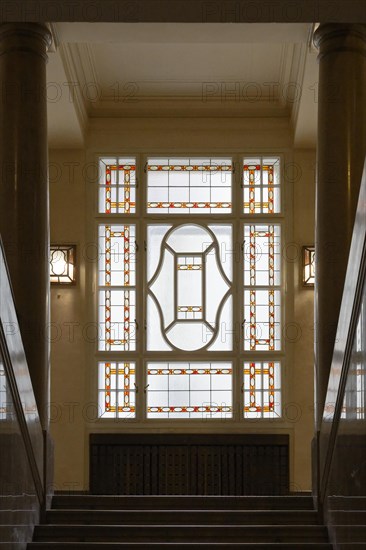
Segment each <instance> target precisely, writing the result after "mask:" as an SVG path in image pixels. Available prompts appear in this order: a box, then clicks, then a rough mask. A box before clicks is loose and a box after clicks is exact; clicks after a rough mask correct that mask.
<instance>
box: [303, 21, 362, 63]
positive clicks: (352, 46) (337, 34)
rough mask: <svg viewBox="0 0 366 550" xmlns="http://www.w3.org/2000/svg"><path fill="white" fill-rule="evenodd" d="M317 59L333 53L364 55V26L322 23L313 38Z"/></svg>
mask: <svg viewBox="0 0 366 550" xmlns="http://www.w3.org/2000/svg"><path fill="white" fill-rule="evenodd" d="M313 42H314V45H315V47H316V48H317V49H318V50H319V59H320V58H322V57H324V56H326V55H328V54H330V53H333V52H354V53H359V54H361V55H366V25H361V24H360V25H358V24H357V25H356V24H348V23H323V24H321V25H319V27H318V28H317V29H316V31H315V33H314V37H313Z"/></svg>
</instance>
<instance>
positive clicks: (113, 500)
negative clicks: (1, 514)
mask: <svg viewBox="0 0 366 550" xmlns="http://www.w3.org/2000/svg"><path fill="white" fill-rule="evenodd" d="M52 508H54V509H67V508H69V509H70V508H71V509H79V510H80V509H86V510H93V509H94V510H141V509H143V510H147V509H151V510H181V509H184V510H222V509H229V510H313V508H314V506H313V499H312V497H311V496H310V495H307V494H306V495H296V496H292V495H291V496H245V497H244V496H145V495H144V496H135V495H133V496H132V495H131V496H120V495H55V496H54V497H53V500H52Z"/></svg>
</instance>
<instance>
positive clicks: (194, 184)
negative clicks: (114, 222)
mask: <svg viewBox="0 0 366 550" xmlns="http://www.w3.org/2000/svg"><path fill="white" fill-rule="evenodd" d="M231 187H232V161H231V159H229V158H194V159H191V158H176V159H174V158H151V159H149V161H148V163H147V211H148V212H149V213H151V214H163V213H164V214H227V213H230V212H231V209H232V204H231V200H232V199H231V192H232V190H231Z"/></svg>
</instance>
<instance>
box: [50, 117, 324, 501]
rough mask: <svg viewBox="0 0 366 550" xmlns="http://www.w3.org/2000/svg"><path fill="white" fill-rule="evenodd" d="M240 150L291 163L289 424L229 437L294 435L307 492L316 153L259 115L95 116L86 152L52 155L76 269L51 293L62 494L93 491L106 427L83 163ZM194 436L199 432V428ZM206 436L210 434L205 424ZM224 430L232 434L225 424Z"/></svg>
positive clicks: (61, 218) (57, 222)
mask: <svg viewBox="0 0 366 550" xmlns="http://www.w3.org/2000/svg"><path fill="white" fill-rule="evenodd" d="M244 150H245V151H255V150H257V151H268V152H272V153H275V152H278V153H280V152H281V153H283V154H284V161H285V164H286V173H285V176H286V177H285V193H286V202H287V207H288V224H287V225H288V227H287V234H286V236H285V241H284V246H285V248H286V251H285V252H284V253H285V254H286V268H287V270H288V288H287V296H288V297H289V298H290V299H289V300H288V301H287V302H288V304H289V306H288V307H287V323H288V324H289V328H288V331H287V338H286V348H287V352H288V360H287V365H286V371H285V372H286V379H287V383H286V386H287V390H286V392H285V394H284V405H285V409H284V411H285V415H284V419H283V421H281V422H280V423H273V422H268V423H263V424H262V423H259V422H258V421H256V422H255V423H252V424H251V425H244V424H240V425H236V426H235V427H234V428H232V429H231V431H235V432H248V431H249V432H250V431H252V432H253V431H254V432H261V433H269V432H273V433H289V434H290V436H291V488H292V489H293V490H309V489H310V487H311V483H310V479H311V474H310V472H311V467H310V441H311V437H312V433H313V370H312V369H313V366H312V357H313V337H312V325H313V305H312V300H313V291H311V290H308V289H303V288H302V286H301V284H300V278H299V277H300V276H299V269H300V265H301V264H300V261H301V257H300V256H301V255H300V250H301V246H302V244H309V243H312V242H313V232H314V200H313V196H314V162H315V155H314V152H313V151H293V149H292V134H291V131H290V129H289V124H288V121H287V120H286V119H254V118H253V119H244V118H243V119H223V118H220V119H197V118H195V119H172V118H169V119H153V118H148V119H125V120H123V121H120V120H115V119H109V120H106V119H94V120H92V121H91V125H90V131H89V136H88V141H87V145H86V149H85V151H71V150H67V151H66V150H52V151H50V163H51V170H50V175H51V185H50V188H51V236H52V241H53V242H56V241H57V242H66V243H76V244H77V245H78V251H79V258H78V265H79V269H80V280H79V282H78V284H77V286H76V287H74V288H70V289H67V290H66V289H60V288H55V289H53V290H52V304H51V305H52V322H53V323H55V324H56V325H57V327H60V328H59V329H58V330H59V331H60V329H61V332H59V333H58V334H57V335H56V336H54V337H53V342H52V402H53V406H52V407H51V430H52V435H53V437H54V439H55V483H56V487H57V489H68V488H73V489H78V490H81V489H86V488H88V434H89V433H90V432H93V431H94V432H95V431H102V430H103V429H105V428H103V426H102V424H101V423H100V422H95V421H94V418H95V412H94V410H93V405H91V401H92V398H93V388H92V386H93V382H92V381H93V376H92V370H93V369H94V360H93V356H94V350H95V346H94V343H93V341H92V338H90V332H88V323H91V322H93V321H94V319H93V306H92V303H93V297H92V294H93V288H92V284H90V285H89V286H86V277H85V265H86V263H87V262H86V258H87V254H86V253H85V251H86V250H87V249H88V246H87V245H88V242H90V241H91V240H92V239H93V230H92V227H93V220H92V216H91V214H90V210H91V208H92V203H93V201H92V199H91V195H90V185H91V184H90V181H89V182H88V181H87V177H85V176H86V174H87V173H88V171H87V170H85V169H84V168H85V166H87V165H88V163H92V162H93V161H94V159H95V155H97V154H103V153H110V154H111V153H118V152H124V153H133V152H136V153H138V152H148V153H150V152H151V153H153V152H156V151H160V152H163V151H165V152H169V153H170V152H171V153H174V152H177V153H178V152H184V151H186V152H194V151H196V152H200V153H201V152H203V153H204V152H207V153H212V154H214V153H215V152H243V151H244ZM52 163H56V164H57V165H59V166H61V172H59V173H61V176H60V177H57V176H56V168H54V169H53V166H52ZM70 163H71V164H70ZM89 173H90V172H89ZM52 174H53V177H52ZM88 184H89V187H88ZM292 206H293V215H292ZM87 210H89V212H87ZM88 265H89V264H88ZM292 295H293V296H294V299H293V300H292ZM54 330H55V331H56V327H55V328H54ZM300 333H301V334H300ZM60 334H61V336H60ZM299 334H300V336H299ZM123 429H126V428H123ZM128 429H130V430H131V431H132V430H133V428H131V427H130V428H128ZM174 429H175V428H174ZM108 430H109V431H118V430H121V427H120V426H118V425H116V424H114V425H109V426H108ZM139 430H142V431H146V430H149V427H147V426H145V427H139ZM160 430H161V429H160ZM156 431H158V429H157V430H156ZM185 431H188V429H187V428H185ZM189 431H192V432H193V431H197V428H193V429H191V430H189ZM205 431H206V432H207V431H209V428H208V429H207V427H205ZM220 431H226V427H225V426H223V427H222V428H221V429H220Z"/></svg>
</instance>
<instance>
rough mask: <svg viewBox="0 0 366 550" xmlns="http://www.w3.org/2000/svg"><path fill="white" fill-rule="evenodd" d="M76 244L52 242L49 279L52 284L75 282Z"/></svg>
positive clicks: (70, 283) (71, 283) (72, 283)
mask: <svg viewBox="0 0 366 550" xmlns="http://www.w3.org/2000/svg"><path fill="white" fill-rule="evenodd" d="M75 260H76V245H74V244H65V245H63V244H52V245H51V251H50V279H51V284H52V285H74V284H75V282H76V277H75V275H76V273H75V272H76V261H75Z"/></svg>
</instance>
